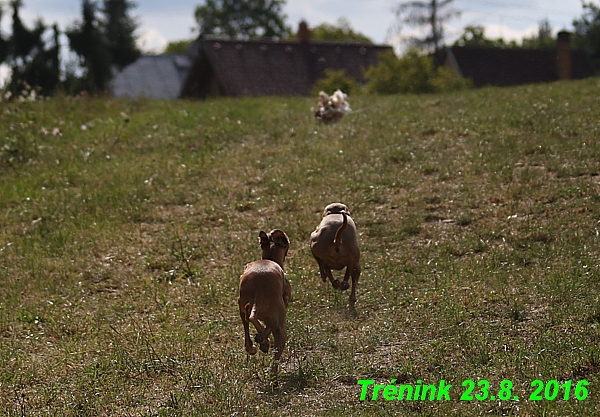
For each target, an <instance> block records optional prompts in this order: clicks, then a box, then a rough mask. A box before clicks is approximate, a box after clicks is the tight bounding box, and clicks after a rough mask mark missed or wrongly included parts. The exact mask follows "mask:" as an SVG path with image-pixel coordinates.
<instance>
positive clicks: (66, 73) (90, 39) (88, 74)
mask: <svg viewBox="0 0 600 417" xmlns="http://www.w3.org/2000/svg"><path fill="white" fill-rule="evenodd" d="M8 6H9V11H10V12H11V13H12V25H11V29H12V30H11V33H10V35H8V36H5V35H4V34H2V33H0V64H5V65H7V66H8V67H9V68H10V71H11V74H10V79H9V80H8V82H7V85H6V89H7V90H8V91H10V92H11V93H13V94H20V93H21V92H22V91H23V90H30V89H32V88H34V89H35V91H37V93H39V94H41V95H43V96H52V95H54V94H56V93H57V92H59V91H62V92H65V93H67V94H78V93H81V92H84V91H85V92H88V93H91V94H94V93H99V92H103V91H105V90H106V89H107V87H108V83H109V81H110V79H111V77H112V73H113V71H114V69H115V68H116V69H122V68H124V67H126V66H127V65H129V64H131V63H132V62H134V61H135V60H137V59H138V58H139V57H140V56H141V51H140V50H139V49H138V48H137V46H136V43H135V35H134V32H135V30H136V28H137V22H136V21H135V20H134V19H132V18H131V17H130V16H129V12H130V10H131V9H132V7H133V4H132V3H131V2H130V1H129V0H103V1H102V3H101V4H100V3H99V2H97V1H93V0H82V4H81V6H82V8H81V13H82V15H81V19H80V20H77V21H75V22H73V23H72V24H71V25H70V26H69V28H68V29H67V30H66V31H65V32H64V33H61V31H60V30H59V28H58V25H56V24H54V25H52V27H48V26H47V25H46V24H45V23H44V22H43V21H42V20H41V19H38V20H37V21H36V22H35V24H34V26H33V27H32V28H30V27H27V25H25V24H24V23H23V21H22V19H21V8H22V7H23V1H22V0H11V1H10V2H9V4H8ZM3 15H4V10H3V9H1V8H0V21H1V20H2V18H3ZM61 34H64V35H66V38H67V39H68V47H69V50H70V51H71V52H73V53H74V54H75V56H76V59H75V61H73V62H66V63H63V62H61V57H62V56H63V55H62V54H61V45H60V35H61Z"/></svg>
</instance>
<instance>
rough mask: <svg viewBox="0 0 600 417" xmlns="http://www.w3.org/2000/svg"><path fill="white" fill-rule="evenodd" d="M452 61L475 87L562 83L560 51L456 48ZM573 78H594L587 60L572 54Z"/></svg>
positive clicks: (576, 53)
mask: <svg viewBox="0 0 600 417" xmlns="http://www.w3.org/2000/svg"><path fill="white" fill-rule="evenodd" d="M447 54H448V55H447V57H448V59H449V60H450V61H451V62H453V66H455V67H456V66H457V67H458V70H459V72H460V74H461V75H462V76H463V77H465V78H470V79H472V80H473V84H474V85H475V87H483V86H486V85H494V86H509V85H519V84H531V83H539V82H551V81H556V80H558V72H557V53H556V49H512V48H507V49H501V48H485V47H472V46H463V47H459V46H453V47H451V48H449V49H448V50H447ZM571 57H572V68H573V70H572V78H573V79H578V78H586V77H590V76H591V75H593V69H592V67H591V64H590V62H589V59H588V58H587V56H586V55H585V54H584V53H583V52H581V51H578V50H572V51H571Z"/></svg>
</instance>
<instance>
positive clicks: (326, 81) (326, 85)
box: [311, 69, 362, 96]
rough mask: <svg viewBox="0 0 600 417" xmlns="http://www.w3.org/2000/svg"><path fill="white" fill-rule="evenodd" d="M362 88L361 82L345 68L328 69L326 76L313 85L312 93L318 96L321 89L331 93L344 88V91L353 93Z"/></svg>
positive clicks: (349, 93)
mask: <svg viewBox="0 0 600 417" xmlns="http://www.w3.org/2000/svg"><path fill="white" fill-rule="evenodd" d="M361 89H362V87H361V86H360V84H359V83H357V82H356V81H354V80H353V79H352V78H350V77H348V76H347V75H346V72H345V71H344V70H334V69H326V70H325V76H324V77H323V78H321V79H320V80H318V81H317V82H316V83H315V84H314V85H313V88H312V90H311V94H312V95H313V96H316V95H319V92H320V91H325V92H326V93H327V94H331V93H333V92H334V91H335V90H342V91H343V92H344V93H346V94H348V95H351V94H356V93H359V92H360V91H361Z"/></svg>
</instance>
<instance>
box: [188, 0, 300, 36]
mask: <svg viewBox="0 0 600 417" xmlns="http://www.w3.org/2000/svg"><path fill="white" fill-rule="evenodd" d="M284 4H285V0H205V3H204V5H202V6H198V7H197V8H196V21H197V22H198V25H199V29H200V36H203V35H223V36H229V37H232V38H255V37H270V38H273V37H279V38H282V37H285V36H286V35H288V34H289V33H290V30H289V29H288V28H287V27H286V25H285V17H286V16H285V15H284V14H282V7H283V6H284Z"/></svg>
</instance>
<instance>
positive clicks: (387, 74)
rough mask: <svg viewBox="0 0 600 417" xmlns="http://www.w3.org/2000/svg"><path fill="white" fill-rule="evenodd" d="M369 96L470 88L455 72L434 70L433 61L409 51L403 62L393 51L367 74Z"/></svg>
mask: <svg viewBox="0 0 600 417" xmlns="http://www.w3.org/2000/svg"><path fill="white" fill-rule="evenodd" d="M365 77H366V78H367V80H368V81H367V92H369V93H377V94H402V93H417V94H418V93H435V92H446V91H452V90H460V89H465V88H468V87H470V85H471V83H470V81H469V80H465V79H463V78H461V77H460V76H459V75H458V74H457V73H456V71H454V70H452V69H449V68H445V67H439V68H435V67H434V65H433V60H432V58H431V57H429V56H426V55H422V54H419V52H418V51H416V50H411V51H409V52H408V53H407V54H406V55H405V56H403V57H402V58H398V57H396V55H395V54H394V53H393V52H392V51H387V52H384V53H382V54H381V55H380V57H379V64H378V65H377V66H376V67H371V68H369V69H368V70H367V71H366V72H365Z"/></svg>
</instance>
